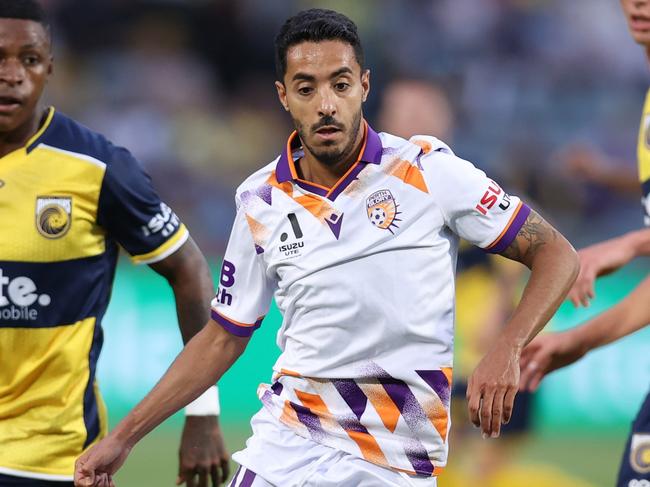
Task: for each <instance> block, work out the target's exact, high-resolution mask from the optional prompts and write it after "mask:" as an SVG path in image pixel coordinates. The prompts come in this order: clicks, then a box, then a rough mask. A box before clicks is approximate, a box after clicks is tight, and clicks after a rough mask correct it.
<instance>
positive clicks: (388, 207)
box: [366, 189, 401, 233]
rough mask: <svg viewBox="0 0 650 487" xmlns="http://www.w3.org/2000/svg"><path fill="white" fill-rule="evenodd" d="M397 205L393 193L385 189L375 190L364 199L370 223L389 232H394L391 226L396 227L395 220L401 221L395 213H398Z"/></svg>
mask: <svg viewBox="0 0 650 487" xmlns="http://www.w3.org/2000/svg"><path fill="white" fill-rule="evenodd" d="M397 207H398V205H397V203H396V202H395V198H393V194H392V193H391V192H390V191H389V190H387V189H381V190H379V191H375V192H374V193H372V194H371V195H370V196H368V198H367V199H366V209H367V211H368V219H369V220H370V223H372V224H373V225H374V226H375V227H377V228H381V229H382V230H388V231H389V232H390V233H394V232H393V228H398V226H397V223H396V222H399V221H401V220H400V219H399V218H397V215H399V214H400V212H399V211H397Z"/></svg>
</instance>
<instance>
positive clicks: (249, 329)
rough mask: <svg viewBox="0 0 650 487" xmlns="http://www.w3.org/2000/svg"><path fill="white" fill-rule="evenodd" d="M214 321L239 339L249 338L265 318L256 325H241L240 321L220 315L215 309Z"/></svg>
mask: <svg viewBox="0 0 650 487" xmlns="http://www.w3.org/2000/svg"><path fill="white" fill-rule="evenodd" d="M211 316H212V319H213V320H214V321H216V322H217V323H219V324H220V325H221V326H222V327H223V328H224V329H225V330H226V331H227V332H229V333H232V334H233V335H235V336H238V337H249V336H251V335H252V334H253V332H254V331H255V330H257V329H258V328H259V327H260V326H261V325H262V320H264V316H260V317H259V318H257V321H255V323H250V324H249V323H240V322H239V321H235V320H232V319H230V318H227V317H226V316H224V315H222V314H221V313H219V312H218V311H217V310H215V309H214V308H213V309H212V312H211Z"/></svg>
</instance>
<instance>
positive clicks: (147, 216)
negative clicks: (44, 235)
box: [97, 147, 188, 264]
mask: <svg viewBox="0 0 650 487" xmlns="http://www.w3.org/2000/svg"><path fill="white" fill-rule="evenodd" d="M97 222H98V223H99V224H100V225H101V226H102V227H104V228H105V229H106V231H107V232H108V234H109V235H110V236H111V237H112V238H114V239H115V240H116V241H117V242H118V243H119V244H120V245H121V246H122V247H124V249H125V250H126V251H127V252H128V253H129V254H131V257H132V259H133V261H134V262H136V263H146V264H150V263H153V262H157V261H159V260H162V259H164V258H165V257H167V256H168V255H170V254H172V253H173V252H175V251H176V250H177V249H178V248H179V247H180V246H181V245H183V243H185V241H186V240H187V238H188V232H187V229H186V228H185V226H184V225H183V224H182V223H181V222H180V220H179V219H178V217H177V216H176V214H175V213H174V212H173V211H172V209H171V208H170V207H169V206H167V205H166V204H165V203H164V202H162V201H161V200H160V197H159V196H158V194H157V193H156V191H155V190H154V188H153V186H152V184H151V178H150V177H149V175H148V174H147V173H146V172H145V171H144V169H143V168H142V166H141V165H140V163H139V162H138V161H137V160H136V159H135V158H134V157H133V156H132V155H131V153H130V152H129V151H128V150H126V149H123V148H121V147H115V148H114V149H113V151H112V155H111V157H110V161H109V162H108V163H107V164H106V173H105V175H104V180H103V182H102V188H101V193H100V195H99V204H98V209H97Z"/></svg>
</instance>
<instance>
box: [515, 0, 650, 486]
mask: <svg viewBox="0 0 650 487" xmlns="http://www.w3.org/2000/svg"><path fill="white" fill-rule="evenodd" d="M621 5H622V7H623V11H624V13H625V18H626V19H627V22H628V26H629V30H630V33H631V35H632V38H633V39H634V40H635V41H636V42H637V43H638V44H640V45H641V46H643V47H644V49H645V51H646V55H647V56H648V60H649V62H650V1H648V0H621ZM637 158H638V167H639V181H640V183H641V190H642V200H641V201H642V204H643V210H644V224H645V225H646V226H650V198H649V193H650V90H649V91H648V94H647V96H646V101H645V104H644V107H643V116H642V118H641V127H640V129H639V136H638V145H637ZM593 165H594V163H592V162H589V163H586V164H585V166H586V167H591V166H593ZM595 167H596V168H599V167H602V165H601V166H599V165H598V164H597V163H596V164H595ZM590 172H591V173H592V174H593V173H594V171H593V170H592V171H590ZM595 174H599V173H598V172H596V173H595ZM601 174H602V173H601ZM605 174H606V173H605ZM598 179H600V180H602V179H604V178H602V177H600V176H599V177H598ZM617 179H618V180H620V181H618V182H617V183H616V186H620V187H623V188H625V187H627V186H629V183H628V181H629V179H630V178H629V177H625V176H619V178H612V180H613V181H617ZM579 255H580V263H581V269H580V275H579V276H578V279H577V280H576V282H575V284H574V286H573V288H572V289H571V292H570V293H569V298H570V300H571V301H572V302H573V304H574V305H575V306H576V307H577V306H580V305H582V306H588V305H589V302H590V301H591V300H592V299H594V298H595V297H596V296H595V291H594V281H595V280H596V278H598V277H600V276H603V275H607V274H609V273H611V272H613V271H615V270H617V269H619V268H621V267H623V266H625V265H626V264H628V263H629V262H630V261H631V260H632V259H634V258H635V257H637V256H641V255H650V229H643V230H638V231H634V232H629V233H627V234H625V235H622V236H620V237H617V238H614V239H611V240H607V241H605V242H601V243H598V244H595V245H592V246H590V247H587V248H585V249H582V250H581V251H580V252H579ZM649 303H650V277H647V278H646V279H645V280H644V281H643V282H641V284H639V285H638V287H637V288H636V289H634V290H633V291H632V292H631V293H630V294H629V295H628V296H627V297H625V299H623V300H622V301H621V302H620V303H618V304H617V305H615V306H614V307H612V308H610V309H608V310H607V311H605V312H604V313H601V314H599V315H598V316H596V317H595V318H592V319H590V320H589V321H587V322H586V323H585V324H583V325H581V326H579V327H576V328H573V329H571V330H569V331H566V332H563V333H555V334H549V335H544V336H540V337H538V338H537V339H535V340H534V341H533V342H532V343H531V344H530V345H529V346H528V347H527V348H526V349H525V350H524V354H523V355H522V364H521V365H522V376H521V384H522V385H521V387H522V389H527V390H531V391H532V390H535V389H536V388H537V387H538V386H539V383H540V381H541V380H542V378H543V377H544V376H545V375H546V374H548V373H549V372H552V371H553V370H556V369H558V368H561V367H564V366H567V365H569V364H571V363H573V362H575V361H577V360H579V359H580V358H581V357H582V356H584V355H585V354H586V353H587V352H589V351H590V350H593V349H595V348H598V347H601V346H603V345H606V344H608V343H611V342H613V341H616V340H618V339H620V338H622V337H624V336H626V335H629V334H630V333H633V332H635V331H637V330H639V329H641V328H644V327H645V326H646V325H647V324H648V323H650V304H649ZM644 485H650V393H649V394H648V395H647V396H646V399H645V401H644V402H643V404H642V406H641V409H640V410H639V413H638V414H637V417H636V419H635V420H634V422H633V425H632V430H631V432H630V435H629V437H628V440H627V444H626V448H625V452H624V455H623V458H622V460H621V466H620V471H619V474H618V481H617V486H619V487H642V486H644Z"/></svg>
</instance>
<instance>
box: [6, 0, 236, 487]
mask: <svg viewBox="0 0 650 487" xmlns="http://www.w3.org/2000/svg"><path fill="white" fill-rule="evenodd" d="M51 72H52V57H51V50H50V33H49V28H48V26H47V22H46V19H45V16H44V13H43V11H42V9H41V7H40V6H39V4H38V3H36V2H35V1H33V0H0V221H1V222H2V231H0V487H6V486H33V487H36V486H39V487H40V486H53V485H60V486H62V485H71V484H72V482H71V481H72V478H73V467H74V460H75V458H76V457H77V456H79V455H80V454H81V452H82V451H83V450H84V449H86V448H87V447H88V446H90V445H92V444H93V443H95V442H96V441H98V440H99V439H100V438H101V437H103V436H104V434H105V433H106V429H107V423H106V412H105V408H104V405H103V403H102V400H101V396H100V394H99V391H98V388H97V384H96V381H95V373H96V365H97V359H98V357H99V354H100V350H101V347H102V341H103V332H102V327H101V320H102V317H103V315H104V312H105V311H106V307H107V305H108V301H109V298H110V292H111V285H112V282H113V277H114V274H115V268H116V263H117V257H118V252H119V247H123V248H124V249H125V250H126V251H127V252H128V253H129V254H130V255H131V256H132V259H133V261H134V262H136V263H143V264H150V265H151V266H152V267H153V268H154V269H155V270H156V271H157V272H159V273H160V274H162V275H163V276H164V277H165V278H167V280H168V281H169V283H170V284H171V286H172V288H173V291H174V294H175V298H176V302H177V308H178V316H179V322H180V325H181V331H182V334H183V338H184V339H185V340H186V341H187V340H189V338H190V337H191V336H192V335H193V334H195V333H196V332H197V331H198V330H200V328H201V326H202V325H203V324H204V323H205V322H206V321H207V319H208V313H209V311H208V310H209V301H210V298H211V296H212V292H213V290H212V289H213V288H212V282H211V279H210V275H209V270H208V267H207V264H206V262H205V259H204V258H203V256H202V255H201V253H200V251H199V250H198V247H197V246H196V245H195V244H194V243H193V241H192V240H191V238H190V237H189V233H188V230H187V229H186V228H185V226H184V225H183V224H182V223H181V222H180V220H179V219H178V217H177V216H176V215H175V214H174V212H173V211H172V210H171V209H170V208H169V207H168V206H167V205H165V203H163V202H162V201H161V200H160V198H159V197H158V195H157V194H156V192H155V190H154V189H153V187H152V185H151V181H150V179H149V177H148V176H147V175H146V174H145V173H144V171H143V170H142V168H141V167H140V165H139V163H138V162H137V161H136V160H135V159H134V158H133V156H132V155H131V154H130V153H129V152H128V151H127V150H126V149H123V148H120V147H116V146H114V145H113V144H111V143H110V142H109V141H108V140H106V139H105V138H104V137H103V136H102V135H100V134H97V133H95V132H92V131H91V130H89V129H87V128H85V127H84V126H82V125H81V124H79V123H77V122H76V121H74V120H72V119H70V118H68V117H67V116H65V115H63V114H62V113H60V112H58V111H57V110H55V109H54V108H47V109H43V108H41V107H40V105H39V100H40V97H41V93H42V91H43V88H44V86H45V84H46V82H47V79H48V77H49V75H50V74H51ZM215 413H216V411H214V412H212V414H210V415H207V416H204V417H193V418H188V422H187V423H186V430H185V434H184V440H185V441H184V443H183V445H181V463H182V464H181V471H180V474H181V480H183V481H187V482H188V485H196V484H195V483H194V482H195V475H199V477H200V482H201V485H207V478H208V477H209V476H210V474H211V473H212V475H213V483H214V484H215V485H217V484H218V483H219V481H220V479H219V477H220V476H223V480H225V477H226V476H227V454H226V453H225V450H224V447H223V440H222V438H221V433H220V431H219V427H218V422H217V418H216V415H215ZM208 429H209V431H210V432H211V433H210V434H208V435H206V434H205V430H208ZM199 438H207V441H204V442H203V443H201V444H198V443H199V442H200V441H201V440H199ZM211 470H212V472H211ZM217 470H218V471H217Z"/></svg>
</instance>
